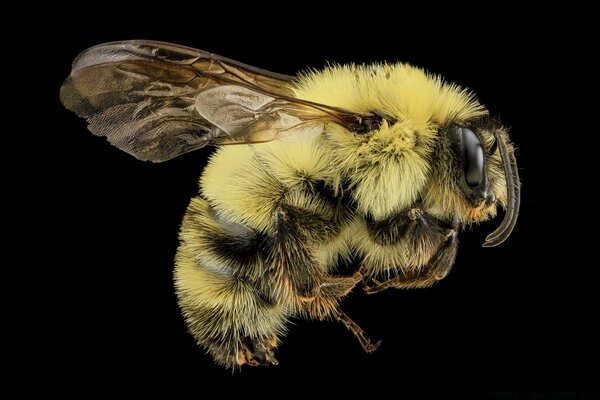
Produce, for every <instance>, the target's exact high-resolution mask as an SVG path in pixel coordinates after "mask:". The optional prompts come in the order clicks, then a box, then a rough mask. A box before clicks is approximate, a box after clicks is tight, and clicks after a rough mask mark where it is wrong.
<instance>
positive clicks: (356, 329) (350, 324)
mask: <svg viewBox="0 0 600 400" xmlns="http://www.w3.org/2000/svg"><path fill="white" fill-rule="evenodd" d="M335 318H336V319H337V320H338V321H340V322H341V323H342V324H344V326H345V327H346V329H348V330H349V331H350V332H352V334H353V335H354V336H355V337H356V338H357V339H358V342H359V343H360V345H361V346H362V348H363V349H364V350H365V351H366V352H367V353H372V352H374V351H375V350H377V349H378V348H379V346H380V345H381V340H380V341H378V342H377V343H375V344H373V343H371V341H370V340H369V339H367V337H366V336H365V331H363V330H362V328H361V327H360V326H358V324H357V323H356V322H354V321H352V319H351V318H350V317H349V316H348V315H346V313H344V312H343V311H341V310H339V311H338V312H337V313H336V316H335Z"/></svg>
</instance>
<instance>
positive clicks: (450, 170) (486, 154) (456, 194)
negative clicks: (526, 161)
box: [423, 118, 520, 247]
mask: <svg viewBox="0 0 600 400" xmlns="http://www.w3.org/2000/svg"><path fill="white" fill-rule="evenodd" d="M438 138H439V142H438V144H437V146H436V148H435V151H434V152H433V153H432V163H431V167H432V171H431V172H432V174H431V178H430V180H429V182H428V185H427V188H426V190H425V191H424V193H425V194H424V196H423V208H424V209H425V210H427V211H428V212H430V213H432V214H434V215H436V216H437V217H439V218H442V219H445V220H453V221H457V222H459V223H461V224H470V223H474V222H479V221H484V220H487V219H490V218H493V217H494V216H495V215H496V212H497V205H498V204H500V205H501V206H502V207H503V208H504V209H505V210H506V213H505V216H504V220H503V221H502V223H501V225H500V226H499V227H498V228H497V229H496V230H495V231H494V232H493V233H491V234H490V235H489V236H488V237H487V238H486V241H485V243H484V247H491V246H496V245H498V244H500V243H502V242H503V241H504V240H506V238H507V237H508V236H509V235H510V233H511V231H512V229H513V227H514V225H515V223H516V220H517V215H518V213H519V201H520V184H519V177H518V172H517V166H516V161H515V156H514V148H513V146H512V145H511V144H510V141H509V137H508V132H507V130H506V129H505V128H504V127H503V126H502V125H501V124H500V123H499V122H498V121H496V120H493V119H491V118H483V119H480V120H476V121H472V122H469V123H463V124H455V123H453V124H449V125H447V126H445V127H443V128H441V129H440V132H439V135H438Z"/></svg>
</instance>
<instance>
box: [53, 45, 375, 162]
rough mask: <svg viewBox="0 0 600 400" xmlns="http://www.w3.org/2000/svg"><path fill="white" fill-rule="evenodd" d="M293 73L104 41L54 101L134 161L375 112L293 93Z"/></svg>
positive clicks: (370, 121)
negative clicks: (340, 106) (353, 109)
mask: <svg viewBox="0 0 600 400" xmlns="http://www.w3.org/2000/svg"><path fill="white" fill-rule="evenodd" d="M293 82H294V77H291V76H287V75H281V74H275V73H272V72H268V71H264V70H261V69H258V68H254V67H251V66H248V65H245V64H242V63H239V62H236V61H233V60H229V59H226V58H223V57H220V56H217V55H214V54H210V53H207V52H203V51H201V50H196V49H192V48H188V47H183V46H178V45H173V44H168V43H161V42H153V41H126V42H114V43H106V44H102V45H99V46H95V47H92V48H90V49H88V50H86V51H84V52H83V53H81V54H80V55H79V56H78V57H77V58H76V59H75V61H74V62H73V68H72V71H71V74H70V76H69V77H68V78H67V80H66V81H65V82H64V84H63V86H62V88H61V101H62V103H63V104H64V105H65V107H67V108H68V109H69V110H71V111H73V112H75V113H76V114H77V115H79V116H80V117H83V118H85V119H86V120H87V122H88V128H89V130H90V131H91V132H92V133H94V134H96V135H98V136H106V137H107V138H108V140H109V141H110V142H111V143H112V144H113V145H115V146H117V147H119V148H120V149H121V150H124V151H126V152H127V153H129V154H132V155H133V156H135V157H137V158H139V159H141V160H150V161H154V162H160V161H165V160H168V159H170V158H173V157H176V156H178V155H181V154H184V153H187V152H189V151H192V150H195V149H198V148H200V147H203V146H206V145H209V144H227V143H249V142H263V141H269V140H273V139H276V138H278V137H280V136H282V135H284V134H303V133H307V132H315V131H318V130H319V129H322V125H323V124H324V123H328V122H333V123H339V124H342V125H344V126H347V127H348V129H351V130H354V131H358V132H360V131H365V130H368V129H369V128H370V127H371V126H373V125H375V124H377V123H378V120H379V117H378V116H376V115H372V114H359V113H353V112H350V111H347V110H342V109H338V108H335V107H329V106H324V105H319V104H315V103H311V102H307V101H303V100H300V99H296V98H294V97H293V92H292V90H291V88H292V85H293Z"/></svg>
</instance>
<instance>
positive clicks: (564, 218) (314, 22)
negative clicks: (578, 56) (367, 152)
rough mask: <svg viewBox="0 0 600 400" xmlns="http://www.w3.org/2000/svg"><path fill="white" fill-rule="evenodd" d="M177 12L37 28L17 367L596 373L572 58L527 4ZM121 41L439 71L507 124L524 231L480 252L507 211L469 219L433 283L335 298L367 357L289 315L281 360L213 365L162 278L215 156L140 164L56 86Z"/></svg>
mask: <svg viewBox="0 0 600 400" xmlns="http://www.w3.org/2000/svg"><path fill="white" fill-rule="evenodd" d="M174 7H175V6H174ZM178 7H179V8H177V9H172V10H171V9H169V8H168V7H165V9H164V10H163V9H157V10H146V11H147V13H146V14H144V15H143V16H139V17H134V16H133V14H131V15H130V14H125V13H121V12H116V11H110V12H100V11H99V10H98V11H89V12H85V13H84V12H81V15H80V17H78V18H77V17H63V18H58V19H55V18H52V19H51V21H49V23H47V24H46V25H44V27H45V28H44V29H42V31H43V35H42V36H40V38H41V46H39V49H38V50H37V51H38V53H40V55H41V57H39V65H37V64H35V63H34V65H33V67H34V68H37V67H39V68H42V67H43V71H44V73H43V77H42V80H41V81H42V83H43V85H42V86H41V93H40V95H39V96H40V97H39V98H38V100H37V101H38V102H40V101H42V100H43V112H46V113H47V115H41V116H40V117H39V118H40V121H44V124H43V128H41V131H40V132H39V136H40V137H41V140H40V141H38V143H42V146H40V147H39V148H38V149H37V150H39V153H36V152H30V153H29V154H28V155H27V156H26V160H25V161H26V162H29V161H30V162H31V163H32V164H34V163H37V162H38V161H42V163H41V164H40V167H39V170H38V172H37V173H36V176H35V181H34V182H35V183H32V186H34V187H33V189H34V192H35V194H34V195H32V196H31V200H32V201H33V204H32V206H31V207H30V208H29V210H30V211H29V213H28V217H33V219H34V220H38V221H43V222H42V223H39V224H36V225H33V227H34V228H31V229H30V230H33V231H34V233H35V235H36V237H37V238H40V239H39V243H43V244H40V245H37V244H36V245H34V246H30V247H29V248H28V250H27V253H25V255H26V257H27V258H28V259H29V260H30V261H29V264H28V265H33V266H34V270H33V272H30V271H29V270H28V273H31V274H32V275H31V276H29V277H28V279H29V281H31V279H32V277H33V278H35V279H33V280H34V282H35V283H37V284H40V285H39V286H40V287H39V291H37V292H36V293H39V294H40V298H39V299H37V300H36V306H35V307H36V308H35V309H34V312H33V316H31V317H30V315H31V310H29V311H28V312H27V314H26V318H25V319H27V320H28V321H27V322H25V324H26V325H27V326H29V324H31V328H30V329H31V331H33V332H34V335H35V337H34V338H33V339H32V340H30V341H29V345H28V347H29V348H31V349H33V353H32V354H33V357H34V359H35V361H34V362H32V363H31V365H30V366H29V367H27V368H28V369H29V370H27V371H26V372H27V373H33V374H35V375H36V376H40V377H43V378H40V379H42V380H40V382H44V383H43V386H42V387H43V389H44V390H45V391H46V390H47V391H57V392H58V393H67V392H71V393H76V394H80V395H83V396H85V395H87V394H91V393H98V392H106V393H112V394H114V395H121V394H132V395H140V396H141V395H143V394H158V393H165V396H164V397H166V398H179V397H183V398H206V397H208V394H207V393H208V391H209V390H213V389H215V390H217V391H219V390H220V391H222V392H223V393H224V394H227V395H228V394H234V393H237V394H242V395H249V396H252V395H258V396H261V397H263V396H266V397H271V396H275V395H282V396H284V395H285V390H287V391H292V392H293V393H300V392H311V391H312V390H314V388H315V387H316V386H317V384H318V385H322V387H323V389H322V390H324V391H327V392H331V393H335V392H338V391H340V390H343V391H355V390H356V391H359V390H361V391H365V392H366V393H371V394H373V395H377V394H378V393H380V392H381V391H382V390H384V389H385V390H388V389H389V390H390V391H391V392H392V395H393V397H396V394H395V393H400V392H402V393H404V392H413V391H415V390H416V391H419V392H421V393H426V392H429V391H446V392H450V391H456V390H459V391H462V392H474V393H479V394H482V396H485V394H486V393H488V392H497V391H500V392H504V391H514V390H544V391H556V390H590V389H593V388H594V386H595V385H597V380H596V376H595V373H597V369H598V368H597V362H598V344H597V343H598V339H597V338H598V336H599V332H598V329H597V328H595V327H593V326H592V325H593V319H594V318H596V317H597V316H596V313H597V312H596V310H597V306H598V296H597V293H596V289H595V285H596V282H595V280H594V275H597V273H596V272H595V271H594V270H593V269H594V268H595V265H594V263H593V262H588V261H584V260H585V258H584V257H585V256H584V250H585V249H586V248H588V245H592V244H591V240H588V239H586V234H585V233H578V232H579V231H578V230H577V229H575V228H574V227H573V226H574V225H573V221H575V220H577V219H579V218H580V211H581V208H582V207H585V205H584V204H582V202H581V200H582V199H581V197H580V196H578V195H575V196H574V195H573V190H571V189H572V187H573V186H575V185H574V184H573V182H569V181H566V182H565V180H564V179H563V178H562V176H563V173H564V172H563V171H564V169H565V164H567V165H568V162H567V161H566V159H567V157H569V156H570V154H569V150H568V147H569V145H568V143H569V142H568V140H567V141H566V142H564V139H565V137H572V136H570V135H571V132H564V128H565V125H566V124H567V122H560V121H558V120H557V119H558V118H559V115H561V114H562V116H563V117H564V113H563V112H562V107H563V105H562V104H560V102H559V101H557V100H556V99H557V98H558V97H559V96H558V94H557V90H559V89H557V86H560V85H561V84H559V85H557V84H556V83H555V81H556V80H557V79H560V78H557V77H560V74H559V72H558V71H559V70H560V69H561V68H562V65H561V58H558V59H557V58H556V56H555V54H557V53H558V54H566V53H561V52H562V51H563V50H561V49H560V46H559V45H558V44H557V43H558V42H557V38H556V37H555V36H554V35H553V34H552V30H551V29H546V28H545V27H538V28H536V29H530V28H529V23H528V21H529V19H530V18H531V16H525V15H522V14H515V13H508V14H506V15H497V16H498V18H497V19H495V20H491V19H488V18H486V17H476V18H475V17H466V16H464V17H461V16H460V15H457V16H450V15H448V16H444V17H441V18H439V19H432V18H431V17H430V16H428V15H425V14H422V13H416V14H415V15H408V16H400V15H394V13H395V12H392V11H389V12H387V11H386V10H385V9H376V10H374V9H363V10H353V11H352V12H351V13H349V14H348V15H336V14H333V15H332V14H327V15H325V14H320V11H319V12H317V11H315V12H314V13H306V14H302V15H301V16H300V17H298V14H296V11H295V10H294V8H293V7H292V8H291V9H290V10H289V11H287V12H284V13H280V14H278V15H277V16H276V17H273V18H269V17H266V16H263V17H259V16H257V15H255V14H252V13H250V10H248V15H247V16H246V15H245V12H246V11H245V10H237V14H238V18H241V19H239V20H236V21H235V22H234V21H232V20H227V21H226V22H223V18H224V17H223V16H221V11H219V12H217V10H222V9H223V8H225V9H227V8H228V7H229V6H228V5H226V4H223V5H218V7H216V8H215V9H214V10H212V9H211V10H208V11H207V10H204V11H202V10H201V9H199V10H192V9H190V10H186V9H184V8H181V5H179V6H178ZM388 14H389V15H388ZM291 15H296V17H291ZM84 17H85V18H84ZM244 17H246V18H244ZM550 25H551V24H550V23H549V24H548V27H547V28H550ZM122 39H155V40H162V41H170V42H174V43H179V44H183V45H187V46H191V47H197V48H201V49H205V50H208V51H212V52H215V53H218V54H221V55H224V56H226V57H230V58H233V59H236V60H240V61H242V62H245V63H247V64H250V65H255V66H258V67H261V68H265V69H269V70H273V71H277V72H281V73H287V74H294V73H296V72H297V71H299V70H302V69H305V68H307V67H315V68H319V67H322V66H324V65H325V64H326V63H327V62H337V63H346V62H357V63H362V62H373V61H383V60H387V61H406V62H410V63H412V64H415V65H418V66H422V67H424V68H426V69H428V70H430V71H433V72H437V73H441V74H442V75H444V76H445V77H446V78H447V79H448V80H451V81H455V82H457V83H460V84H461V85H464V86H467V87H469V88H471V89H472V90H473V91H475V92H476V93H477V94H478V96H479V98H480V100H481V101H482V102H483V103H484V104H486V105H487V106H488V108H489V109H490V110H492V112H493V113H494V114H496V115H499V116H500V117H501V119H502V120H503V121H504V123H505V124H507V125H509V126H511V127H512V130H511V135H512V139H513V141H514V142H515V143H516V145H517V147H518V149H519V150H518V162H519V169H520V173H521V176H522V182H523V199H522V209H521V216H520V220H519V223H518V225H517V227H516V229H515V232H514V233H513V235H512V236H511V237H510V239H509V240H508V241H507V242H506V243H504V244H503V245H502V246H500V247H497V248H491V249H483V248H481V243H482V242H483V240H484V237H485V235H486V234H487V233H489V232H490V231H491V230H493V229H494V228H495V226H496V224H498V223H499V220H497V221H494V222H492V223H487V224H484V225H483V226H481V227H479V228H476V229H473V230H469V231H467V232H465V233H463V234H462V235H461V236H460V240H461V246H460V251H459V255H458V259H457V261H456V264H455V267H454V269H453V270H452V272H451V274H450V275H449V277H448V278H446V279H445V280H443V281H442V282H440V283H439V284H438V285H437V286H436V287H435V288H431V289H426V290H413V291H388V292H384V293H381V294H378V295H375V296H366V295H363V294H362V293H360V291H359V290H358V291H356V293H353V294H352V295H351V296H350V298H349V299H348V300H347V301H346V302H345V304H344V307H343V308H344V310H345V311H346V312H347V313H348V314H349V315H351V316H352V317H353V318H354V319H355V321H357V322H358V323H359V324H360V325H361V326H362V327H363V328H365V330H366V331H367V332H368V335H369V336H370V337H371V338H374V339H379V338H381V339H383V345H382V346H381V348H380V349H379V351H378V352H376V353H375V354H373V355H367V354H365V353H364V352H363V351H362V349H361V348H360V346H359V345H358V343H357V342H356V341H355V339H354V338H353V337H352V335H351V334H350V333H349V332H347V331H346V330H345V329H344V328H343V327H342V326H341V325H339V324H336V323H334V322H306V321H300V320H294V321H293V324H290V333H289V335H288V336H287V338H285V340H284V342H283V345H282V346H281V347H280V348H279V349H278V351H277V357H278V359H279V361H280V365H279V366H277V367H270V368H254V369H253V368H243V370H242V371H241V372H236V373H234V374H232V373H231V371H227V370H224V369H222V368H220V367H217V366H215V365H213V362H212V360H211V358H210V357H209V356H207V355H205V354H204V352H203V351H202V350H201V349H199V348H198V347H196V345H195V343H194V341H193V339H192V337H191V336H190V335H189V334H188V333H187V332H186V326H185V324H184V322H183V320H182V318H181V316H180V314H179V310H178V308H177V304H176V298H175V295H174V290H173V286H172V267H173V257H174V255H175V251H176V247H177V243H178V242H177V240H178V239H177V232H178V227H179V224H180V222H181V219H182V217H183V214H184V211H185V209H186V206H187V204H188V202H189V199H190V197H192V196H193V195H194V194H195V193H196V191H197V181H198V177H199V175H200V174H201V172H202V169H203V167H204V165H205V162H206V159H207V157H208V156H209V155H210V153H211V150H210V149H205V150H201V151H198V152H195V153H192V154H187V155H185V156H182V157H180V158H178V159H175V160H172V161H169V162H167V163H164V164H150V163H143V162H140V161H137V160H135V159H134V158H132V157H131V156H128V155H127V154H125V153H122V152H120V151H118V150H117V149H116V148H114V147H112V146H110V145H109V144H108V143H107V142H106V141H105V140H104V139H101V138H98V137H95V136H93V135H91V134H89V133H88V132H87V130H86V127H85V122H84V121H83V120H81V119H79V118H77V117H76V116H75V115H74V114H72V113H70V112H68V111H67V110H65V109H64V108H63V107H62V106H61V104H60V102H59V100H58V90H59V87H60V84H61V83H62V80H63V79H64V78H65V77H66V76H67V75H68V73H69V70H70V63H71V61H72V59H73V58H74V57H75V56H76V55H77V53H78V52H80V51H82V50H84V49H85V48H87V47H89V46H92V45H94V44H98V43H102V42H106V41H112V40H122ZM565 51H566V50H565ZM38 82H39V81H38ZM38 90H39V89H38ZM39 126H42V125H39ZM563 143H564V145H563ZM32 179H34V178H33V177H32ZM32 182H33V181H32ZM29 234H31V232H30V233H29ZM45 244H50V245H49V246H47V247H46V246H45ZM42 248H43V249H44V250H43V251H42ZM590 362H591V363H592V364H591V365H590ZM594 363H595V366H594ZM46 378H47V379H46ZM281 385H284V388H285V389H276V388H278V387H280V386H281ZM30 389H31V388H28V387H24V388H23V390H25V391H28V390H30ZM282 390H283V392H282Z"/></svg>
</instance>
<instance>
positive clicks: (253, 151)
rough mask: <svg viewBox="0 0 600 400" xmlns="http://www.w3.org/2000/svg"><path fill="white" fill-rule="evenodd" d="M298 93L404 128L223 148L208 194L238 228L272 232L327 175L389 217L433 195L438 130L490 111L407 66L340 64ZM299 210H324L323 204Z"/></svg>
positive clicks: (372, 212) (361, 203)
mask: <svg viewBox="0 0 600 400" xmlns="http://www.w3.org/2000/svg"><path fill="white" fill-rule="evenodd" d="M294 90H295V95H296V96H297V97H298V98H301V99H305V100H310V101H313V102H317V103H322V104H327V105H331V106H336V107H341V108H346V109H348V110H351V111H357V112H372V111H377V112H380V113H382V114H384V115H385V116H386V117H387V119H390V120H394V121H397V122H396V123H395V124H393V125H392V124H388V123H387V122H384V123H383V124H382V126H381V127H380V128H379V129H378V130H376V131H374V132H371V133H370V134H368V135H353V134H350V133H349V132H347V131H346V130H345V129H343V128H342V127H340V126H338V125H333V124H330V125H328V126H326V129H325V135H324V137H313V136H310V137H306V138H298V140H296V141H293V142H284V141H274V142H269V143H263V144H257V145H247V146H230V147H222V148H220V149H219V151H218V153H217V154H216V155H215V156H214V157H213V158H212V159H211V162H210V164H209V166H208V167H207V168H206V170H205V173H204V175H203V177H202V181H201V188H202V193H203V195H204V196H205V197H206V198H207V199H208V200H209V201H210V203H211V205H212V206H213V207H215V209H217V210H218V211H219V212H221V213H222V214H223V215H224V216H225V217H226V218H229V219H231V220H232V221H233V222H238V223H241V224H246V225H248V226H249V227H251V228H255V229H258V230H260V231H265V230H268V229H269V227H270V224H271V221H270V219H271V215H270V213H269V212H267V211H268V210H272V209H273V204H274V203H275V202H276V201H278V200H279V199H281V196H283V195H284V193H285V192H286V188H289V187H290V186H293V185H296V184H298V180H302V179H315V180H319V179H322V180H324V181H326V182H328V183H330V184H332V185H333V186H334V188H335V189H337V190H341V189H340V188H341V184H342V182H343V181H344V180H346V181H347V182H348V183H349V186H350V189H351V193H352V197H353V199H354V200H355V202H356V205H357V208H358V211H359V212H360V213H361V214H364V215H369V216H371V217H372V218H374V219H376V220H379V219H384V218H386V217H388V216H389V215H391V214H393V213H395V212H397V211H399V210H402V209H404V208H406V207H409V206H410V205H411V204H413V203H414V201H415V200H416V199H417V197H418V196H419V195H420V194H421V192H422V191H423V189H424V186H425V183H426V182H427V180H428V178H429V173H430V166H429V162H430V156H431V151H432V144H433V143H434V141H435V139H436V138H437V134H438V128H439V127H440V126H443V125H444V124H446V123H448V122H450V121H452V122H454V123H460V122H463V121H466V120H469V119H472V118H475V117H478V116H482V115H485V114H486V113H487V111H486V110H485V108H484V107H483V106H482V105H480V104H479V103H478V102H477V100H476V99H475V98H474V97H473V95H472V94H471V93H470V92H468V91H466V90H464V89H461V88H460V87H459V86H457V85H454V84H448V83H445V82H444V81H443V80H442V79H441V78H440V77H438V76H435V75H430V74H427V73H425V72H424V71H423V70H422V69H419V68H415V67H412V66H410V65H407V64H393V65H392V64H376V65H369V66H357V65H349V66H331V67H328V68H326V69H325V70H323V71H312V72H310V73H308V74H305V75H303V76H301V77H300V78H299V80H298V82H297V85H296V87H295V88H294ZM299 202H300V203H302V199H299ZM298 205H299V206H305V207H308V209H311V210H316V211H319V210H318V207H319V204H298Z"/></svg>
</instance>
